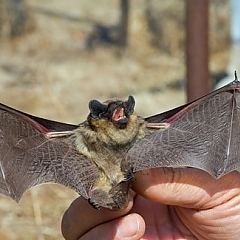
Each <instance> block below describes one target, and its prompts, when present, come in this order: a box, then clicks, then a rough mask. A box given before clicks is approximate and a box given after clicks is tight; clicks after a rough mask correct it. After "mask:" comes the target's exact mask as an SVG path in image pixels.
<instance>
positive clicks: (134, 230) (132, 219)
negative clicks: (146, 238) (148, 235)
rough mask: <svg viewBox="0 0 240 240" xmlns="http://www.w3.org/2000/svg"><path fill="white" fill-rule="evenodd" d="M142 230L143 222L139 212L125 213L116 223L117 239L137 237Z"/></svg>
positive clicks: (132, 239)
mask: <svg viewBox="0 0 240 240" xmlns="http://www.w3.org/2000/svg"><path fill="white" fill-rule="evenodd" d="M144 232H145V222H144V220H143V218H142V217H141V216H140V215H139V214H136V213H132V214H129V215H126V216H124V217H122V218H121V219H120V220H119V222H118V223H117V239H119V240H120V239H121V240H128V239H131V240H134V239H139V238H140V237H142V236H143V234H144Z"/></svg>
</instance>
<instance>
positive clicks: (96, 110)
mask: <svg viewBox="0 0 240 240" xmlns="http://www.w3.org/2000/svg"><path fill="white" fill-rule="evenodd" d="M89 110H90V115H91V117H93V118H95V119H100V118H101V117H102V115H103V114H104V113H105V111H106V110H107V106H106V105H104V104H102V103H100V102H99V101H97V100H92V101H90V102H89Z"/></svg>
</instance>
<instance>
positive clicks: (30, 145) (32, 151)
mask: <svg viewBox="0 0 240 240" xmlns="http://www.w3.org/2000/svg"><path fill="white" fill-rule="evenodd" d="M134 105H135V101H134V98H133V97H132V96H129V98H128V100H127V101H121V100H116V99H115V100H109V101H107V102H104V103H100V102H98V101H97V100H92V101H90V103H89V109H90V114H89V116H88V118H87V120H86V121H84V122H83V123H80V124H79V125H70V124H65V123H60V122H56V121H50V120H47V119H42V118H38V117H35V116H31V115H29V114H26V113H23V112H20V111H18V110H15V109H13V108H10V107H7V106H5V105H2V104H1V105H0V192H1V193H2V194H4V195H7V196H10V197H12V198H13V199H14V200H16V201H18V200H19V199H20V197H21V195H22V194H23V193H24V192H25V191H26V190H27V189H28V188H30V187H33V186H36V185H38V184H41V183H46V182H54V183H60V184H63V185H65V186H67V187H70V188H72V189H74V190H76V191H77V192H78V193H79V194H80V195H81V196H82V197H84V198H85V199H88V200H89V202H90V203H91V205H92V206H93V207H95V208H99V207H101V206H102V207H106V208H110V209H119V208H124V207H126V206H127V204H128V192H129V188H130V187H131V180H132V179H133V178H134V173H135V172H137V171H141V170H143V169H150V168H157V167H175V168H177V167H193V168H198V169H202V170H204V171H206V172H208V173H209V174H211V175H212V176H213V177H215V178H220V177H221V176H223V175H224V174H227V173H229V172H231V171H234V170H235V169H237V168H238V167H239V166H240V147H239V146H240V137H239V136H240V126H239V123H240V82H239V81H238V80H237V78H236V79H235V80H234V81H233V82H231V83H230V84H228V85H226V86H224V87H223V88H221V89H219V90H216V91H214V92H212V93H210V94H208V95H206V96H204V97H202V98H199V99H198V100H196V101H193V102H192V103H189V104H185V105H183V106H180V107H177V108H175V109H173V110H170V111H167V112H164V113H161V114H157V115H155V116H152V117H148V118H143V117H140V116H137V115H136V114H135V113H134Z"/></svg>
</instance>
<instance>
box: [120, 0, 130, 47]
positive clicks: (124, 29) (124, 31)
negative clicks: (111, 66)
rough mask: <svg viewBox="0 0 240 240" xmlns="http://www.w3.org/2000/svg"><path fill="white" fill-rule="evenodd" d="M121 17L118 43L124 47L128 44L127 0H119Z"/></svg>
mask: <svg viewBox="0 0 240 240" xmlns="http://www.w3.org/2000/svg"><path fill="white" fill-rule="evenodd" d="M120 9H121V19H120V36H119V44H120V46H121V47H122V48H126V47H127V44H128V19H129V0H120Z"/></svg>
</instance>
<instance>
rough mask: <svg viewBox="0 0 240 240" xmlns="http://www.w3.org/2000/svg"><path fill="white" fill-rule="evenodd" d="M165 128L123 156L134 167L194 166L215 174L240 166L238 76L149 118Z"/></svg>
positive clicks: (152, 122) (222, 173)
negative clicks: (186, 102)
mask: <svg viewBox="0 0 240 240" xmlns="http://www.w3.org/2000/svg"><path fill="white" fill-rule="evenodd" d="M146 122H147V125H149V126H150V127H152V126H154V124H157V123H164V124H165V126H166V128H165V129H164V130H156V132H154V133H153V134H151V135H150V136H148V137H145V138H144V139H142V140H140V141H139V142H137V143H136V144H135V145H134V146H133V148H132V149H130V151H129V152H128V154H127V156H126V158H125V159H124V160H123V164H122V168H123V169H126V168H129V167H132V168H133V171H134V172H136V171H140V170H143V169H149V168H156V167H194V168H198V169H202V170H204V171H206V172H208V173H209V174H211V175H212V176H213V177H215V178H220V177H221V176H223V175H225V174H227V173H229V172H231V171H233V170H236V169H237V168H239V167H240V82H239V81H237V80H235V81H233V82H232V83H230V84H228V85H226V86H225V87H223V88H221V89H219V90H216V91H214V92H212V93H210V94H208V95H206V96H204V97H202V98H200V99H198V100H196V101H194V102H192V103H189V104H186V105H184V106H181V107H178V108H176V109H173V110H171V111H168V112H165V113H163V114H158V115H156V116H153V117H149V118H146Z"/></svg>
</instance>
